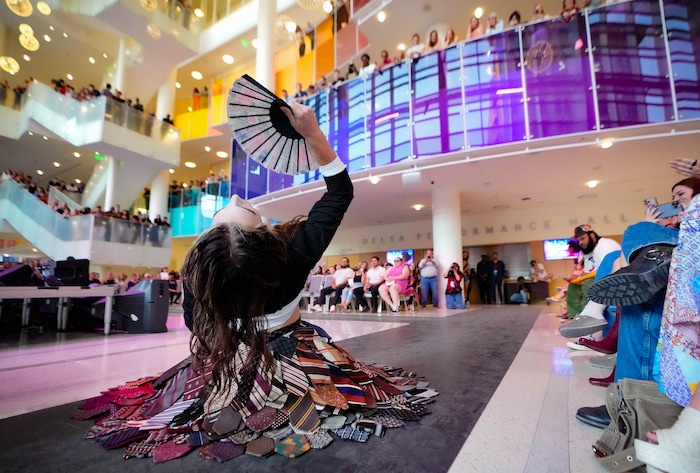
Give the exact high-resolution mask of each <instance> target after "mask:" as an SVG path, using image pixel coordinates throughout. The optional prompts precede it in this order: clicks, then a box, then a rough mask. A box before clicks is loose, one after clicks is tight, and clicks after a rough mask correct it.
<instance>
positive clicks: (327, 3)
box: [323, 0, 333, 14]
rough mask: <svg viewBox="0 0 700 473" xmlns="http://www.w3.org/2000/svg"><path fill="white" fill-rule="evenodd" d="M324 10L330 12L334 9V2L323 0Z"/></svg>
mask: <svg viewBox="0 0 700 473" xmlns="http://www.w3.org/2000/svg"><path fill="white" fill-rule="evenodd" d="M323 11H324V12H326V13H328V14H330V13H331V12H332V11H333V2H331V0H326V1H325V2H323Z"/></svg>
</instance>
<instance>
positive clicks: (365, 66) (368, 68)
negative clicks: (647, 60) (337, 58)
mask: <svg viewBox="0 0 700 473" xmlns="http://www.w3.org/2000/svg"><path fill="white" fill-rule="evenodd" d="M360 60H361V61H362V67H361V68H360V77H363V78H364V77H367V76H369V75H370V74H372V73H373V72H374V70H375V69H376V68H377V64H376V63H374V62H373V63H370V62H369V54H367V53H365V54H363V55H362V56H360Z"/></svg>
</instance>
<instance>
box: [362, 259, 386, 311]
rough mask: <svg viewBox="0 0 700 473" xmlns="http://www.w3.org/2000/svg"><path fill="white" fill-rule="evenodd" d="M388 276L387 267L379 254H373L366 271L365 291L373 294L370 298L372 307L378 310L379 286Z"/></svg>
mask: <svg viewBox="0 0 700 473" xmlns="http://www.w3.org/2000/svg"><path fill="white" fill-rule="evenodd" d="M385 276H386V269H384V267H383V266H382V263H381V261H379V257H378V256H372V260H371V261H370V266H369V269H367V272H365V280H364V287H363V289H364V292H369V293H370V294H372V297H371V298H370V303H371V304H372V307H373V308H374V309H375V310H376V308H377V301H378V300H379V299H378V298H379V286H381V285H382V284H383V283H384V277H385Z"/></svg>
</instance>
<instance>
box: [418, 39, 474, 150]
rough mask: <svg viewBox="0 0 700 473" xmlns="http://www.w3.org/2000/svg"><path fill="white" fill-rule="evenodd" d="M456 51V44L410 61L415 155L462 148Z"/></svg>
mask: <svg viewBox="0 0 700 473" xmlns="http://www.w3.org/2000/svg"><path fill="white" fill-rule="evenodd" d="M459 53H460V48H459V46H456V45H455V46H451V47H449V48H445V49H443V50H441V51H436V52H434V53H431V54H428V55H425V56H421V57H419V58H416V59H413V60H412V61H410V65H411V88H412V90H413V95H412V100H413V138H414V153H415V154H416V156H418V157H420V156H429V155H435V154H443V153H449V152H452V151H460V150H463V149H464V148H465V142H464V119H463V115H462V110H463V106H462V84H461V82H460V75H461V71H460V58H459Z"/></svg>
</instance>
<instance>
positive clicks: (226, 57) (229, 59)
mask: <svg viewBox="0 0 700 473" xmlns="http://www.w3.org/2000/svg"><path fill="white" fill-rule="evenodd" d="M221 59H222V60H223V61H224V62H225V63H226V64H233V56H231V55H230V54H224V55H223V56H221Z"/></svg>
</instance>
